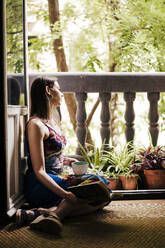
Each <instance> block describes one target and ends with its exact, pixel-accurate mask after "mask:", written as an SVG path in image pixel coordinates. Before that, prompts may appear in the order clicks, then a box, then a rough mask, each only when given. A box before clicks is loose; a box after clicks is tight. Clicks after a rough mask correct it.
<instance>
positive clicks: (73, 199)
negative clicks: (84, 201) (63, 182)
mask: <svg viewBox="0 0 165 248" xmlns="http://www.w3.org/2000/svg"><path fill="white" fill-rule="evenodd" d="M64 199H65V200H67V201H69V202H70V203H77V202H78V201H79V199H78V198H77V197H76V196H75V195H74V194H73V193H72V192H67V193H66V195H65V197H64Z"/></svg>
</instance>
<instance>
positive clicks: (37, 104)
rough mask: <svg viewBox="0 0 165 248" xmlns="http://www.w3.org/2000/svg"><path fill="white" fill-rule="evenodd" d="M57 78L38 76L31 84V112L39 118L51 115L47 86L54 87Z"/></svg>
mask: <svg viewBox="0 0 165 248" xmlns="http://www.w3.org/2000/svg"><path fill="white" fill-rule="evenodd" d="M56 80H57V79H56V78H53V79H50V78H42V77H39V78H36V79H35V80H34V81H33V83H32V86H31V113H30V116H33V115H36V116H38V117H39V118H42V119H47V118H48V116H49V112H48V111H49V108H48V106H49V96H48V95H47V93H46V86H48V87H49V88H52V87H53V85H54V82H55V81H56Z"/></svg>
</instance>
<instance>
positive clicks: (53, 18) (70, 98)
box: [48, 0, 93, 144]
mask: <svg viewBox="0 0 165 248" xmlns="http://www.w3.org/2000/svg"><path fill="white" fill-rule="evenodd" d="M48 8H49V21H50V29H51V33H52V34H54V33H55V32H56V31H55V30H54V28H53V25H54V24H55V23H56V22H60V12H59V2H58V0H48ZM53 49H54V54H55V57H56V63H57V69H58V71H59V72H67V71H68V66H67V63H66V56H65V51H64V47H63V39H62V35H59V37H58V38H57V39H55V40H54V41H53ZM64 98H65V102H66V105H67V109H68V112H69V116H70V120H71V123H72V125H73V129H74V130H75V129H76V110H77V104H76V99H75V95H74V94H73V93H65V94H64ZM87 143H90V144H92V143H93V142H92V138H91V134H90V131H89V129H88V127H87Z"/></svg>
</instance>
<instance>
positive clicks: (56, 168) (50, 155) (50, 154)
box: [44, 124, 66, 175]
mask: <svg viewBox="0 0 165 248" xmlns="http://www.w3.org/2000/svg"><path fill="white" fill-rule="evenodd" d="M45 126H47V128H48V129H49V137H48V138H47V139H46V140H44V155H45V169H46V172H48V173H53V174H55V175H57V174H61V172H62V171H63V160H64V159H63V156H62V151H63V148H64V146H65V145H66V138H65V136H64V135H59V134H58V133H57V132H56V131H55V130H54V129H53V128H51V127H49V126H48V125H47V124H45Z"/></svg>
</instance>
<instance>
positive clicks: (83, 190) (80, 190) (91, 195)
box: [68, 181, 110, 206]
mask: <svg viewBox="0 0 165 248" xmlns="http://www.w3.org/2000/svg"><path fill="white" fill-rule="evenodd" d="M68 189H69V191H71V192H72V193H73V194H75V195H76V196H77V197H78V198H80V199H83V200H87V201H88V202H90V204H91V205H93V206H96V205H99V204H101V203H103V202H108V201H110V192H109V189H108V188H107V186H106V185H105V184H104V183H103V182H102V181H96V182H89V183H82V184H79V185H76V186H70V187H68Z"/></svg>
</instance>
